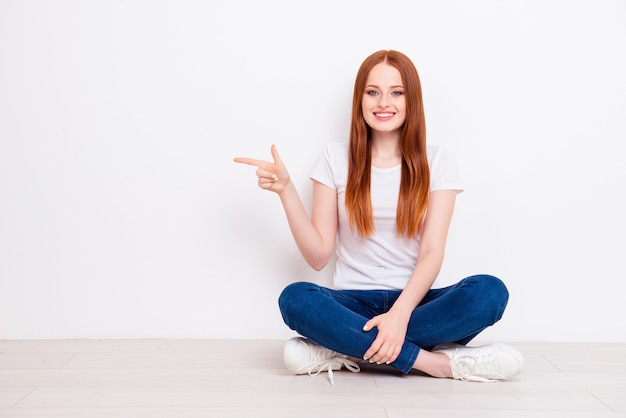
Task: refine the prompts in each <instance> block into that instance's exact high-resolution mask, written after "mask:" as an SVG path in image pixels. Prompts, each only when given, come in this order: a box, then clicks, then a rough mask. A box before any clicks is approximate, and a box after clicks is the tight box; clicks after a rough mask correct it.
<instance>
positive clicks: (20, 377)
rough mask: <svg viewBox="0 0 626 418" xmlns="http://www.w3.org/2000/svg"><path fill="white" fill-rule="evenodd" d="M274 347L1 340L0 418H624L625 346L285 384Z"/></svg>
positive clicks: (556, 347)
mask: <svg viewBox="0 0 626 418" xmlns="http://www.w3.org/2000/svg"><path fill="white" fill-rule="evenodd" d="M283 344H284V341H278V340H159V339H154V340H58V341H57V340H40V341H36V340H18V341H11V340H0V417H2V418H30V417H38V418H39V417H46V418H48V417H51V418H54V417H67V418H73V417H81V418H84V417H90V418H116V417H124V418H144V417H151V418H152V417H154V418H169V417H176V418H181V417H185V418H195V417H207V416H219V417H221V418H230V417H251V416H254V417H255V418H264V417H268V418H269V417H272V418H281V417H290V418H292V417H298V418H307V417H316V418H319V417H323V418H333V417H342V418H351V417H362V418H404V417H415V416H438V417H470V416H471V417H487V418H488V417H498V418H501V417H522V416H523V417H533V416H540V417H547V418H550V417H563V416H568V417H598V418H603V417H626V378H625V377H624V376H626V344H587V343H585V344H574V343H532V342H525V343H520V344H515V345H516V346H517V347H518V348H519V349H520V351H522V353H523V354H524V356H525V362H526V368H525V370H524V372H523V373H522V374H521V375H519V376H518V377H516V378H514V379H512V380H510V381H506V382H497V383H486V384H483V383H470V382H460V381H455V380H451V379H435V378H432V377H429V376H426V375H424V374H421V373H418V372H413V373H410V374H409V375H403V374H401V373H400V372H398V371H397V370H395V369H393V368H391V367H389V366H375V365H369V364H364V365H363V367H362V369H363V370H362V372H361V373H351V372H348V371H341V372H335V385H334V386H332V385H331V384H330V382H329V379H328V376H327V374H326V373H321V374H320V375H318V376H315V377H311V376H307V375H304V376H294V375H292V374H290V373H289V372H288V371H287V370H285V369H284V367H283V365H282V347H283Z"/></svg>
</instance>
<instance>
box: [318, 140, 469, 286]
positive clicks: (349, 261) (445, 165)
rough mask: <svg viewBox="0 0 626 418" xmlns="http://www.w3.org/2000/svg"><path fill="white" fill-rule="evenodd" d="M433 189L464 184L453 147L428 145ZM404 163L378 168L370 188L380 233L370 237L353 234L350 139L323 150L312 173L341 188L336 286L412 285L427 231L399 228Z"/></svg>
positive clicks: (373, 171) (339, 189)
mask: <svg viewBox="0 0 626 418" xmlns="http://www.w3.org/2000/svg"><path fill="white" fill-rule="evenodd" d="M427 152H428V165H429V167H430V191H431V192H432V191H435V190H456V191H458V192H461V191H462V190H463V186H462V184H461V179H460V176H459V171H458V167H457V162H456V159H455V156H454V154H452V153H451V152H450V151H449V150H448V149H447V148H444V147H442V146H437V145H430V144H429V145H427ZM400 175H401V165H397V166H395V167H392V168H377V167H372V175H371V184H370V192H371V196H372V209H373V212H374V227H375V232H374V233H373V234H372V235H371V236H369V237H366V238H362V237H360V236H359V235H358V233H356V230H355V233H354V234H352V232H351V231H350V223H349V221H348V215H347V213H346V208H345V193H346V183H347V180H348V143H347V142H333V143H330V144H328V145H327V146H326V147H325V148H324V150H323V151H322V153H321V155H320V157H319V160H318V162H317V164H316V165H315V167H314V169H313V172H312V173H311V176H310V178H311V179H313V180H316V181H318V182H320V183H322V184H324V185H326V186H328V187H332V188H333V189H335V190H337V199H338V201H337V203H338V211H339V225H338V232H337V262H336V265H335V272H334V277H333V282H334V288H335V289H359V290H370V289H372V290H373V289H396V290H401V289H404V287H405V286H406V284H407V282H408V280H409V278H410V276H411V274H412V273H413V270H414V268H415V264H416V262H417V254H418V249H419V243H420V239H421V236H418V237H417V238H412V239H408V238H406V237H399V236H398V234H397V231H396V208H397V204H398V193H399V189H400Z"/></svg>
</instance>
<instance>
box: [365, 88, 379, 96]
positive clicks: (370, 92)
mask: <svg viewBox="0 0 626 418" xmlns="http://www.w3.org/2000/svg"><path fill="white" fill-rule="evenodd" d="M365 94H367V95H368V96H376V95H378V92H377V91H376V90H371V89H370V90H365Z"/></svg>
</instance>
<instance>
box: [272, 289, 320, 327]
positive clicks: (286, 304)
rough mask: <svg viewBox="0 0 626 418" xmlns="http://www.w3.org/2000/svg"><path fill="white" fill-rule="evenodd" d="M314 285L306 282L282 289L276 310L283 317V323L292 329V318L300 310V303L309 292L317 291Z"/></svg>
mask: <svg viewBox="0 0 626 418" xmlns="http://www.w3.org/2000/svg"><path fill="white" fill-rule="evenodd" d="M318 288H319V287H318V286H317V285H316V284H313V283H308V282H296V283H291V284H290V285H288V286H287V287H285V288H284V289H283V291H282V292H281V293H280V296H279V297H278V308H279V309H280V313H281V315H282V316H283V321H285V324H287V325H288V326H289V327H290V328H292V329H293V325H294V324H292V321H291V320H290V319H293V316H294V315H295V314H298V313H299V312H300V311H301V310H302V302H303V301H304V299H306V298H307V295H308V294H310V292H312V291H315V290H317V289H318Z"/></svg>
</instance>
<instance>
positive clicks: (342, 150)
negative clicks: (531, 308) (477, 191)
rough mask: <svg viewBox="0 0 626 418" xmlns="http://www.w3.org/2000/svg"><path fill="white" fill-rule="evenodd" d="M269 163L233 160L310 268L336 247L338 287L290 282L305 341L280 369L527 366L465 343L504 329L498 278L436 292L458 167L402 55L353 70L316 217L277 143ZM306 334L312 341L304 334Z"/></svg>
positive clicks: (316, 179)
mask: <svg viewBox="0 0 626 418" xmlns="http://www.w3.org/2000/svg"><path fill="white" fill-rule="evenodd" d="M271 153H272V158H273V161H262V160H256V159H251V158H235V162H238V163H244V164H250V165H253V166H256V167H257V168H258V169H257V171H256V175H257V177H258V185H259V187H261V188H262V189H265V190H268V191H271V192H274V193H276V194H278V196H279V197H280V200H281V202H282V205H283V207H284V210H285V213H286V215H287V220H288V223H289V226H290V228H291V232H292V234H293V237H294V239H295V241H296V244H297V245H298V248H299V250H300V252H301V254H302V256H303V257H304V259H305V260H306V261H307V262H308V264H309V265H310V266H311V267H313V268H314V269H315V270H320V269H322V268H323V267H324V266H325V265H326V264H327V263H328V261H329V260H330V258H331V256H332V254H333V251H336V254H337V262H336V265H335V272H334V285H333V288H332V289H329V288H325V287H321V286H318V285H316V284H313V283H306V282H298V283H293V284H291V285H289V286H287V288H285V289H284V291H283V292H282V294H281V296H280V298H279V306H280V310H281V313H282V316H283V319H284V321H285V323H286V324H287V325H288V326H289V327H290V328H291V329H293V330H295V331H297V332H298V334H300V335H302V336H303V337H295V338H292V339H291V340H289V341H288V342H287V344H286V345H285V352H284V360H285V366H286V367H287V368H288V369H290V370H291V371H293V372H294V373H297V374H304V373H309V374H311V375H313V374H317V373H319V372H320V371H323V370H328V371H329V377H330V379H331V383H332V382H333V376H332V370H339V369H341V367H342V366H346V367H347V368H348V369H349V370H351V371H359V366H358V364H357V362H358V361H360V360H366V361H369V362H371V363H377V364H383V363H384V364H390V365H391V366H393V367H396V368H397V369H399V370H400V371H402V372H403V373H409V372H410V371H411V370H412V369H416V370H420V371H422V372H424V373H427V374H429V375H431V376H435V377H448V378H454V379H462V380H472V381H493V380H502V379H507V378H510V377H512V376H514V375H516V374H518V373H519V372H520V371H521V370H522V368H523V363H524V361H523V357H522V355H521V354H520V353H519V351H517V350H516V349H514V348H513V347H510V346H508V345H505V344H500V343H495V344H489V345H484V346H480V347H467V346H466V344H467V343H468V342H469V341H471V340H472V339H473V338H474V337H475V336H476V335H477V334H478V333H480V332H481V331H482V330H484V329H485V328H487V327H488V326H490V325H493V324H494V323H495V322H497V321H498V320H499V319H500V318H501V317H502V314H503V312H504V309H505V306H506V304H507V301H508V291H507V289H506V287H505V285H504V284H503V283H502V281H501V280H499V279H497V278H495V277H493V276H489V275H477V276H472V277H467V278H465V279H463V280H461V281H459V282H458V283H457V284H455V285H453V286H449V287H445V288H433V284H434V282H435V279H436V278H437V275H438V273H439V270H440V268H441V264H442V262H443V258H444V249H445V243H446V238H447V234H448V227H449V225H450V220H451V218H452V213H453V209H454V203H455V198H456V195H457V193H459V192H460V191H462V186H461V182H460V179H459V175H458V171H457V166H456V160H455V158H454V156H453V155H452V154H451V153H450V152H449V151H448V150H447V149H446V148H444V147H440V146H435V145H430V144H428V145H427V143H426V127H425V119H424V108H423V103H422V91H421V84H420V80H419V76H418V73H417V70H416V69H415V66H414V65H413V63H412V62H411V60H410V59H409V58H408V57H406V56H405V55H404V54H402V53H400V52H397V51H392V50H390V51H378V52H375V53H374V54H372V55H370V56H369V57H367V58H366V59H365V61H364V62H363V63H362V64H361V67H360V69H359V71H358V73H357V77H356V81H355V86H354V96H353V104H352V122H351V129H350V140H349V142H348V143H331V144H328V145H327V146H326V148H325V149H324V150H323V152H322V154H321V156H320V158H319V161H318V163H317V165H316V166H315V168H314V170H313V173H312V174H311V179H312V180H313V207H312V210H311V216H310V217H309V215H308V213H307V211H306V210H305V208H304V206H303V204H302V201H301V199H300V197H299V195H298V192H297V190H296V188H295V186H294V184H293V183H292V182H291V181H290V178H289V173H288V171H287V168H286V166H285V164H284V163H283V162H282V160H281V159H280V156H279V155H278V151H277V149H276V147H275V146H272V148H271ZM304 337H305V338H304Z"/></svg>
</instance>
